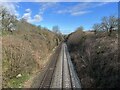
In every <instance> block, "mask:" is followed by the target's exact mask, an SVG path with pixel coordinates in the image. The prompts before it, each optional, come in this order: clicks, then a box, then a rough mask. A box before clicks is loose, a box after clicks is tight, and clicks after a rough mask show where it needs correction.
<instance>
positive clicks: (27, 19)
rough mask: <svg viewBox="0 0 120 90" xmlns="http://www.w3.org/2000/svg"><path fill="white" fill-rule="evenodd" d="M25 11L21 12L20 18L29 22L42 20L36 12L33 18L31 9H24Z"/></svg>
mask: <svg viewBox="0 0 120 90" xmlns="http://www.w3.org/2000/svg"><path fill="white" fill-rule="evenodd" d="M25 12H26V13H24V14H23V16H22V18H24V19H25V20H26V21H27V22H29V23H34V22H40V21H42V20H43V18H42V16H41V15H38V14H36V15H35V16H34V17H33V18H32V17H31V16H32V11H31V9H26V10H25Z"/></svg>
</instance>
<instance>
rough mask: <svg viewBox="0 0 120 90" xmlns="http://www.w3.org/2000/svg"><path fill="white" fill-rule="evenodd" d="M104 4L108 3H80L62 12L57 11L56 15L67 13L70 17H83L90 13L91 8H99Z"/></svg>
mask: <svg viewBox="0 0 120 90" xmlns="http://www.w3.org/2000/svg"><path fill="white" fill-rule="evenodd" d="M105 4H108V2H102V3H90V2H82V3H78V4H77V5H74V6H70V7H67V8H66V9H63V10H58V11H57V13H58V14H65V13H68V14H70V15H74V16H77V15H83V14H87V13H90V12H92V10H91V8H95V7H100V6H103V5H105Z"/></svg>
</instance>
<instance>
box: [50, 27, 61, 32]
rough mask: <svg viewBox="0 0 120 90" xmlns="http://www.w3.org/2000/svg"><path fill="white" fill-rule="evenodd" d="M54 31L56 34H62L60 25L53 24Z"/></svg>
mask: <svg viewBox="0 0 120 90" xmlns="http://www.w3.org/2000/svg"><path fill="white" fill-rule="evenodd" d="M52 31H53V32H54V33H56V34H61V32H60V28H59V27H58V26H53V28H52Z"/></svg>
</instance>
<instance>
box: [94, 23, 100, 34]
mask: <svg viewBox="0 0 120 90" xmlns="http://www.w3.org/2000/svg"><path fill="white" fill-rule="evenodd" d="M92 28H93V30H94V32H95V34H96V32H97V31H99V30H100V29H101V25H100V24H94V25H93V27H92Z"/></svg>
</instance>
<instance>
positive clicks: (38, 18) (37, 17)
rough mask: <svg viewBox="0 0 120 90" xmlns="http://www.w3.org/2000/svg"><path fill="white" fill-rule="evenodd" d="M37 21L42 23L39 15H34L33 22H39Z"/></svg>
mask: <svg viewBox="0 0 120 90" xmlns="http://www.w3.org/2000/svg"><path fill="white" fill-rule="evenodd" d="M39 21H42V17H41V16H40V15H35V16H34V22H39Z"/></svg>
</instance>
